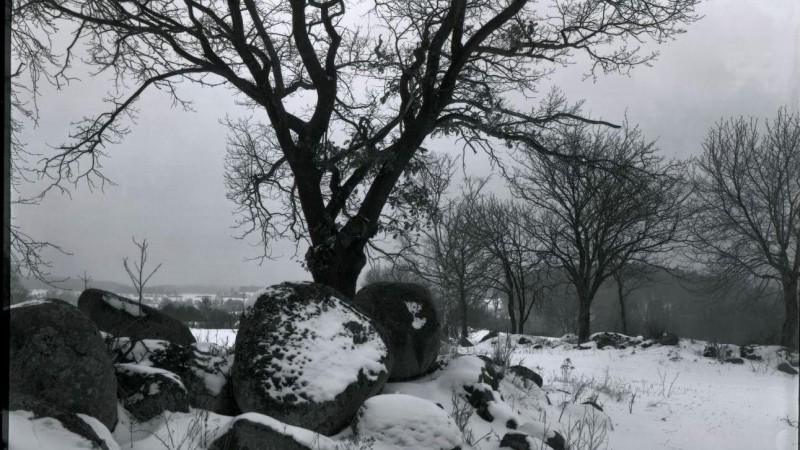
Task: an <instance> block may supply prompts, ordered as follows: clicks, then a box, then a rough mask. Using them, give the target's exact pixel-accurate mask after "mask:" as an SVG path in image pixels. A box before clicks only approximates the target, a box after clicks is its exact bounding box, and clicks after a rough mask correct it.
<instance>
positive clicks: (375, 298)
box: [351, 282, 442, 380]
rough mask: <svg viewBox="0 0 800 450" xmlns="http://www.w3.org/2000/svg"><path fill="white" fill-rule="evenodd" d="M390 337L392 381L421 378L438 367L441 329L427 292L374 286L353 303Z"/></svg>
mask: <svg viewBox="0 0 800 450" xmlns="http://www.w3.org/2000/svg"><path fill="white" fill-rule="evenodd" d="M351 303H352V304H354V305H355V306H356V307H357V308H358V309H359V310H360V311H362V312H364V313H365V314H366V315H367V316H369V317H370V318H371V319H372V320H374V321H375V322H377V323H378V324H379V325H381V326H383V327H384V328H385V329H386V331H387V333H388V344H389V352H390V353H391V354H392V356H393V357H394V367H393V369H392V373H391V374H389V380H401V379H405V378H410V377H414V376H417V375H421V374H424V373H426V372H427V371H429V370H430V369H431V368H432V367H433V365H434V364H435V363H436V357H437V355H438V354H439V345H440V343H441V339H442V327H441V323H440V322H439V317H438V314H437V312H436V307H435V306H434V304H433V297H432V296H431V293H430V291H429V290H428V288H426V287H424V286H421V285H419V284H414V283H390V282H384V283H373V284H370V285H368V286H366V287H364V288H362V289H361V290H360V291H358V293H356V296H355V298H353V300H352V301H351Z"/></svg>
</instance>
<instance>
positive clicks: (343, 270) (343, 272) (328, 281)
mask: <svg viewBox="0 0 800 450" xmlns="http://www.w3.org/2000/svg"><path fill="white" fill-rule="evenodd" d="M306 264H308V268H309V270H310V271H311V276H312V277H313V278H314V281H315V282H317V283H322V284H325V285H327V286H330V287H332V288H334V289H336V290H337V291H339V292H341V293H342V294H343V295H344V296H346V297H347V298H350V299H352V298H353V297H355V295H356V283H358V276H359V275H360V274H361V270H362V269H363V268H364V266H365V265H366V264H367V258H366V256H365V255H364V251H363V247H361V248H359V246H356V245H353V246H349V247H344V246H341V245H335V246H334V247H333V248H332V249H331V250H330V251H328V252H325V253H321V252H315V253H314V256H310V252H309V254H307V255H306Z"/></svg>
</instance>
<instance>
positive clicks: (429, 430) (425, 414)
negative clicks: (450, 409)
mask: <svg viewBox="0 0 800 450" xmlns="http://www.w3.org/2000/svg"><path fill="white" fill-rule="evenodd" d="M355 430H356V434H358V435H359V436H363V437H367V438H373V439H375V444H376V447H377V448H381V449H384V450H404V449H411V448H413V449H420V450H424V449H431V450H438V449H451V448H457V447H459V446H461V445H463V443H462V439H461V431H460V430H459V429H458V426H457V425H456V423H455V421H454V420H453V419H452V418H450V416H448V414H447V412H445V411H444V410H443V409H442V408H440V407H439V406H437V405H436V404H434V403H432V402H430V401H428V400H424V399H421V398H417V397H414V396H411V395H405V394H386V395H377V396H375V397H371V398H369V399H368V400H367V401H366V402H364V405H363V406H362V407H361V410H360V411H359V413H358V419H357V421H356V425H355Z"/></svg>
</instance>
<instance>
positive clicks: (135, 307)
mask: <svg viewBox="0 0 800 450" xmlns="http://www.w3.org/2000/svg"><path fill="white" fill-rule="evenodd" d="M78 308H80V310H81V311H83V313H84V314H86V315H87V316H89V318H90V319H92V320H93V321H94V323H96V324H97V326H98V328H100V329H101V330H103V331H105V332H106V333H109V334H112V335H114V336H117V337H122V336H127V337H130V338H132V339H161V340H164V341H169V342H172V343H173V344H179V345H188V344H194V343H195V339H194V336H193V335H192V332H191V330H189V327H187V326H186V325H185V324H184V323H183V322H181V321H180V320H178V319H174V318H172V317H170V316H168V315H166V314H164V313H162V312H161V311H158V310H157V309H154V308H151V307H149V306H147V305H141V309H140V308H139V304H138V302H135V301H133V300H131V299H128V298H125V297H120V296H119V295H117V294H114V293H113V292H108V291H103V290H100V289H86V290H85V291H83V292H82V293H81V296H80V297H79V298H78Z"/></svg>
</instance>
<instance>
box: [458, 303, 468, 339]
mask: <svg viewBox="0 0 800 450" xmlns="http://www.w3.org/2000/svg"><path fill="white" fill-rule="evenodd" d="M458 301H459V302H460V303H461V305H460V306H461V339H466V338H467V334H469V332H468V330H467V314H468V313H467V295H466V294H465V293H464V291H461V292H459V299H458Z"/></svg>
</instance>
